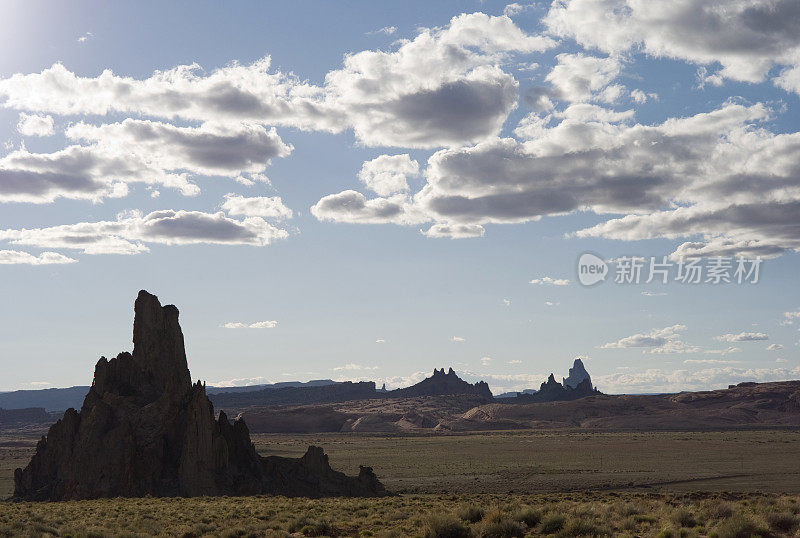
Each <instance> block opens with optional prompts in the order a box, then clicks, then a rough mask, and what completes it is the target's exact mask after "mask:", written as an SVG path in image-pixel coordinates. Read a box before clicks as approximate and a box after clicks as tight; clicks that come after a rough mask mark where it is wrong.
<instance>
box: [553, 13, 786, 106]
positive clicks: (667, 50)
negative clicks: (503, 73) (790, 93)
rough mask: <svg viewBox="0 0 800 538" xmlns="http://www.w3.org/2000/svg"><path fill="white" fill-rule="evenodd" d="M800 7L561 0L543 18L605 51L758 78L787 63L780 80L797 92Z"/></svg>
mask: <svg viewBox="0 0 800 538" xmlns="http://www.w3.org/2000/svg"><path fill="white" fill-rule="evenodd" d="M798 20H800V11H799V10H798V7H797V3H796V2H795V1H794V0H754V1H743V0H711V1H709V0H685V1H681V2H675V1H672V0H654V1H651V2H639V1H636V0H562V1H559V2H554V3H553V4H552V6H551V8H550V11H549V13H548V14H547V15H546V17H545V18H544V24H545V25H546V26H547V27H548V28H549V30H550V32H551V33H553V34H554V35H557V36H559V37H569V38H573V39H575V40H576V41H577V42H578V43H579V44H580V45H582V46H584V47H592V48H596V49H599V50H602V51H604V52H607V53H612V54H616V53H625V52H629V51H633V52H641V53H643V54H648V55H651V56H655V57H662V58H675V59H681V60H686V61H688V62H692V63H695V64H700V65H709V66H713V65H715V64H716V63H719V64H721V65H722V70H721V71H720V72H719V75H720V76H721V77H725V78H732V79H735V80H741V81H747V82H759V81H761V80H763V79H764V78H765V77H766V76H767V75H768V72H769V70H770V68H771V67H773V66H774V65H779V66H780V65H782V66H790V68H787V69H784V71H782V73H781V75H780V77H779V80H778V84H779V85H782V87H788V88H790V89H793V90H795V91H797V90H798V89H800V88H798V87H797V86H794V85H793V75H792V74H790V73H791V66H796V65H797V63H798V59H799V58H800V31H798V30H800V25H798V23H797V22H796V21H798Z"/></svg>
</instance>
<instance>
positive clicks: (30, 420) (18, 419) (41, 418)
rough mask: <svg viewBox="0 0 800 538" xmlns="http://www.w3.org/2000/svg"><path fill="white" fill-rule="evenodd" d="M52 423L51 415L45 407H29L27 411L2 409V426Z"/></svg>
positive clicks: (0, 410)
mask: <svg viewBox="0 0 800 538" xmlns="http://www.w3.org/2000/svg"><path fill="white" fill-rule="evenodd" d="M50 421H51V416H50V413H48V412H47V411H45V409H44V408H43V407H28V408H26V409H3V408H0V426H9V425H12V424H43V423H44V424H46V423H48V422H50Z"/></svg>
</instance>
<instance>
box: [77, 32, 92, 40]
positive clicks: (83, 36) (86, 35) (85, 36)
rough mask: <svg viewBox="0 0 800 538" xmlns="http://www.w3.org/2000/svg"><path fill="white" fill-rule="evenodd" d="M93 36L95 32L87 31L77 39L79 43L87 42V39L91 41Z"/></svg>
mask: <svg viewBox="0 0 800 538" xmlns="http://www.w3.org/2000/svg"><path fill="white" fill-rule="evenodd" d="M93 37H94V34H93V33H92V32H86V33H85V34H83V35H82V36H80V37H78V39H76V41H77V42H78V43H86V42H87V41H89V40H90V39H91V38H93Z"/></svg>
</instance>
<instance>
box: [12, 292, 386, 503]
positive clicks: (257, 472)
mask: <svg viewBox="0 0 800 538" xmlns="http://www.w3.org/2000/svg"><path fill="white" fill-rule="evenodd" d="M133 344H134V347H133V353H132V354H131V353H127V352H124V353H120V354H119V355H118V356H117V357H116V358H114V359H111V360H107V359H106V358H105V357H103V358H101V359H100V360H99V361H98V363H97V365H96V366H95V373H94V381H93V383H92V386H91V388H90V389H89V392H88V394H87V395H86V398H85V400H84V402H83V406H82V408H81V411H80V412H78V411H75V410H74V409H68V410H67V411H66V413H65V414H64V417H63V418H62V419H61V420H59V421H58V422H57V423H56V424H54V425H53V426H52V427H51V428H50V431H49V432H48V434H47V436H46V437H44V438H42V440H41V441H39V443H38V445H37V447H36V453H35V455H34V456H33V459H32V460H31V462H30V463H29V464H28V466H27V467H26V468H25V469H24V470H23V469H17V470H16V471H15V473H14V483H15V490H14V497H15V498H17V499H24V500H66V499H87V498H96V497H115V496H126V497H134V496H143V495H155V496H178V495H181V496H197V495H252V494H259V493H275V494H282V495H290V496H311V497H317V496H328V495H349V496H375V495H383V494H385V490H384V488H383V486H382V485H381V484H380V482H378V480H377V478H376V477H375V475H374V473H373V472H372V470H371V469H370V468H367V467H362V468H361V472H360V474H359V476H358V477H357V478H353V477H347V476H345V475H344V474H342V473H339V472H336V471H333V470H332V469H331V467H330V466H329V465H328V458H327V456H325V455H324V454H323V452H322V449H320V448H316V447H310V448H309V449H308V452H307V453H306V455H305V456H303V457H302V458H300V459H291V458H281V457H274V456H273V457H267V458H262V457H260V456H259V455H258V454H257V453H256V451H255V447H254V446H253V444H252V442H251V441H250V433H249V431H248V429H247V426H246V424H245V423H244V421H243V420H237V421H235V422H234V423H233V424H231V423H230V422H229V421H228V418H227V416H226V415H225V413H220V415H219V418H218V419H217V420H215V418H214V409H213V407H212V405H211V402H210V401H209V399H208V397H207V396H206V392H205V386H204V385H202V384H201V383H200V382H199V381H198V382H197V383H195V384H194V385H193V384H192V382H191V377H190V374H189V368H188V365H187V361H186V353H185V351H184V343H183V333H182V332H181V328H180V325H179V324H178V309H177V308H176V307H175V306H172V305H168V306H164V307H162V306H161V304H160V303H159V302H158V298H157V297H155V296H154V295H150V294H149V293H147V292H145V291H141V292H139V296H138V298H137V299H136V305H135V317H134V325H133Z"/></svg>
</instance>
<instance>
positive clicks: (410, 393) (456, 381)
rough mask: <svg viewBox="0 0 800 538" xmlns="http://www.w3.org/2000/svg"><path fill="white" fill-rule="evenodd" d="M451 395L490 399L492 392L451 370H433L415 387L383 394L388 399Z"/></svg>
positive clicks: (487, 387)
mask: <svg viewBox="0 0 800 538" xmlns="http://www.w3.org/2000/svg"><path fill="white" fill-rule="evenodd" d="M452 394H466V395H473V396H480V397H482V398H484V399H486V400H487V401H488V400H491V399H492V391H491V390H489V385H487V384H486V382H485V381H478V382H477V383H475V384H474V385H473V384H471V383H467V382H466V381H464V380H463V379H461V378H460V377H458V375H456V373H455V372H454V371H453V369H452V368H450V370H449V371H448V372H447V373H445V372H444V368H442V369H441V370H436V369H434V370H433V375H432V376H431V377H428V378H425V379H423V380H422V381H420V382H419V383H417V384H416V385H411V386H410V387H406V388H403V389H395V390H391V391H389V392H387V393H385V396H387V397H389V398H413V397H416V396H445V395H452Z"/></svg>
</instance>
